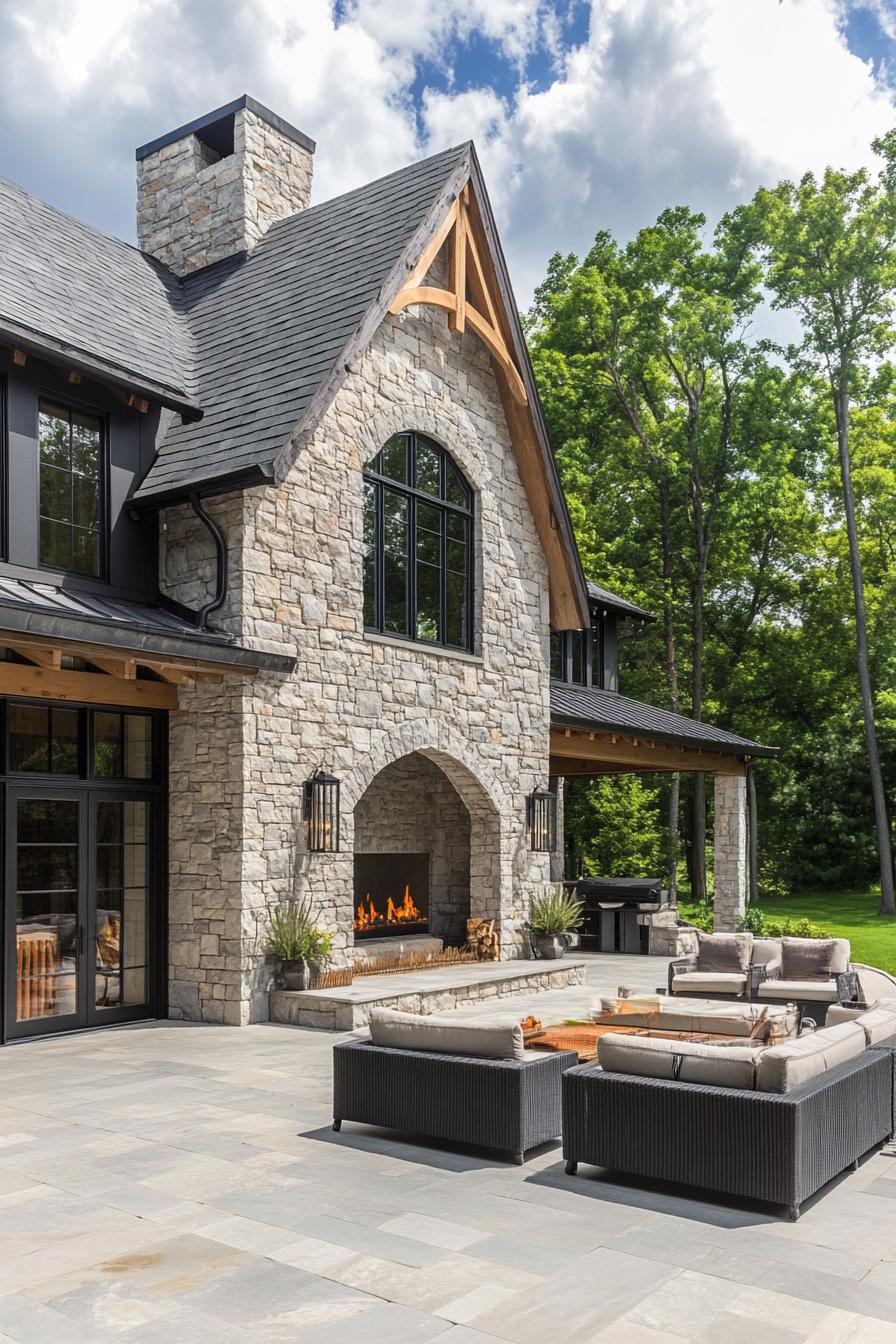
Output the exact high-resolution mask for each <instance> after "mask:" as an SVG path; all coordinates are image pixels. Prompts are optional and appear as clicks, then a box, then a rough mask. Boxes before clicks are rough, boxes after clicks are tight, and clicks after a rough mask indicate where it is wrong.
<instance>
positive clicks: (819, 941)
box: [781, 938, 834, 980]
mask: <svg viewBox="0 0 896 1344" xmlns="http://www.w3.org/2000/svg"><path fill="white" fill-rule="evenodd" d="M833 955H834V940H833V938H782V939H781V979H782V980H827V979H829V978H830V975H831V958H832V957H833Z"/></svg>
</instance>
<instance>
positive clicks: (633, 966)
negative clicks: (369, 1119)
mask: <svg viewBox="0 0 896 1344" xmlns="http://www.w3.org/2000/svg"><path fill="white" fill-rule="evenodd" d="M664 974H665V963H664V962H662V961H660V960H658V959H648V958H631V957H617V958H593V959H591V960H590V961H589V969H588V981H589V983H587V984H586V985H583V986H578V987H573V988H570V989H567V990H562V991H558V992H556V993H554V994H550V995H537V996H532V998H531V999H514V1000H513V1001H512V1002H508V1003H506V1004H502V1003H496V1004H495V1005H494V1007H495V1009H496V1010H499V1011H504V1010H507V1011H512V1012H513V1013H515V1014H516V1013H519V1014H523V1013H525V1012H530V1011H531V1012H535V1013H537V1014H538V1015H539V1016H540V1017H541V1018H542V1020H555V1021H556V1020H562V1019H563V1018H564V1017H567V1016H571V1015H574V1014H575V1013H578V1012H582V1011H584V1010H585V1009H587V1007H588V1006H589V1004H590V1002H591V1000H592V999H593V997H594V996H595V993H596V992H597V991H599V990H600V989H603V990H604V991H605V992H610V991H615V989H616V987H617V985H619V984H631V985H633V986H634V987H635V988H637V989H641V990H645V989H653V988H654V987H655V985H657V984H660V983H662V980H663V977H664ZM471 1011H472V1012H476V1011H482V1009H481V1008H476V1009H473V1010H461V1012H462V1015H468V1013H469V1012H471ZM338 1039H341V1038H340V1037H338V1036H335V1035H333V1034H330V1033H323V1032H313V1031H308V1030H302V1029H297V1028H287V1027H273V1026H271V1027H253V1028H249V1029H246V1030H242V1031H240V1030H236V1029H231V1028H225V1027H212V1026H186V1025H182V1024H174V1023H160V1024H158V1025H155V1026H152V1027H142V1028H127V1029H118V1030H113V1031H108V1032H104V1033H100V1034H94V1035H89V1036H88V1035H84V1036H79V1037H69V1038H67V1039H64V1040H63V1039H57V1040H48V1041H38V1042H31V1043H29V1044H27V1045H24V1046H14V1047H10V1048H9V1049H7V1050H5V1051H3V1052H2V1053H0V1344H5V1341H7V1340H12V1341H16V1344H25V1342H27V1344H31V1342H32V1341H33V1342H34V1344H37V1341H40V1342H41V1344H44V1342H45V1341H46V1342H48V1344H104V1341H111V1340H117V1341H126V1342H127V1344H162V1342H163V1341H164V1344H170V1341H171V1340H172V1339H184V1340H189V1341H190V1344H206V1341H209V1344H211V1342H212V1341H214V1344H279V1342H280V1341H284V1344H285V1342H286V1341H289V1344H426V1341H429V1340H438V1341H439V1344H495V1342H496V1341H504V1344H550V1341H553V1340H555V1339H557V1340H561V1339H562V1340H564V1341H569V1344H672V1342H673V1341H679V1344H680V1341H682V1340H689V1341H692V1342H693V1344H739V1341H741V1340H744V1341H747V1340H749V1341H750V1344H755V1341H757V1340H758V1341H760V1342H761V1344H896V1200H894V1198H893V1197H892V1196H893V1194H894V1193H896V1161H894V1157H896V1154H894V1153H893V1152H892V1151H891V1150H890V1149H889V1148H887V1149H884V1150H883V1152H882V1153H880V1154H878V1155H877V1156H875V1157H873V1158H871V1159H869V1160H868V1161H867V1162H865V1163H864V1164H863V1165H862V1167H861V1168H860V1170H859V1171H857V1172H854V1173H850V1174H849V1175H847V1176H844V1177H843V1178H842V1179H841V1180H840V1181H839V1182H837V1183H836V1184H835V1185H834V1186H833V1187H832V1188H830V1189H829V1190H828V1192H827V1193H826V1194H825V1195H824V1196H823V1197H821V1198H819V1199H816V1200H815V1201H814V1202H811V1203H810V1204H809V1206H808V1207H807V1208H806V1210H805V1212H804V1214H803V1217H802V1218H801V1219H800V1221H799V1222H798V1223H796V1224H791V1223H787V1222H784V1221H782V1220H781V1219H779V1218H776V1217H775V1216H774V1215H773V1214H771V1213H769V1212H768V1211H766V1210H764V1209H761V1208H749V1207H744V1206H741V1205H738V1204H735V1203H727V1202H721V1203H716V1202H713V1201H710V1200H708V1199H704V1198H701V1197H699V1196H698V1195H691V1196H689V1195H687V1194H685V1193H682V1192H680V1191H676V1190H671V1189H665V1190H651V1189H647V1188H645V1187H643V1186H639V1185H635V1184H624V1183H621V1182H617V1181H613V1180H611V1179H610V1178H609V1177H607V1176H606V1175H604V1174H602V1173H598V1172H596V1171H594V1170H590V1169H588V1168H587V1167H585V1168H582V1169H581V1172H582V1174H581V1175H580V1176H579V1177H577V1178H575V1179H570V1178H568V1177H566V1176H565V1175H564V1173H563V1166H562V1161H561V1157H560V1152H559V1147H557V1146H550V1147H548V1148H545V1149H543V1150H541V1151H539V1152H538V1153H537V1154H536V1155H535V1156H534V1157H533V1158H531V1159H530V1161H529V1162H527V1163H526V1165H525V1166H524V1167H522V1168H519V1167H515V1166H511V1165H509V1164H506V1163H503V1162H501V1161H499V1160H498V1159H496V1158H494V1157H492V1156H490V1155H488V1154H482V1153H474V1152H467V1151H457V1150H449V1149H447V1148H441V1147H437V1146H427V1145H423V1144H413V1143H410V1142H407V1141H406V1140H405V1139H404V1138H403V1137H402V1136H400V1135H396V1134H387V1133H383V1132H380V1131H376V1130H372V1129H366V1128H364V1127H362V1126H358V1125H353V1124H346V1125H345V1127H344V1129H343V1132H342V1133H341V1134H339V1135H336V1134H333V1133H332V1131H331V1129H330V1120H331V1115H330V1077H331V1074H330V1052H331V1049H332V1046H333V1043H334V1041H336V1040H338ZM707 1141H708V1142H710V1141H712V1140H711V1136H707Z"/></svg>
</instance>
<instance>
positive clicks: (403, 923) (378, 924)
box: [354, 854, 430, 942]
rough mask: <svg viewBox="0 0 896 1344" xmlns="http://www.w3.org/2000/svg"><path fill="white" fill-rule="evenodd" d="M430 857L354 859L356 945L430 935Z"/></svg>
mask: <svg viewBox="0 0 896 1344" xmlns="http://www.w3.org/2000/svg"><path fill="white" fill-rule="evenodd" d="M429 867H430V862H429V855H428V854H356V855H355V886H354V892H355V899H354V933H355V941H356V942H357V941H360V940H361V939H364V938H387V937H390V936H391V937H394V936H396V935H400V934H409V933H428V932H429Z"/></svg>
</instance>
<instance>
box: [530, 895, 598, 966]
mask: <svg viewBox="0 0 896 1344" xmlns="http://www.w3.org/2000/svg"><path fill="white" fill-rule="evenodd" d="M583 909H584V907H583V905H582V902H581V901H577V900H576V898H575V897H574V896H571V895H570V894H569V892H568V891H564V889H563V887H559V886H558V887H552V888H551V890H550V891H546V892H545V893H544V895H543V896H536V897H535V898H534V899H533V901H532V906H531V909H530V911H529V928H530V929H531V930H532V935H533V941H534V943H535V951H536V953H537V954H538V956H539V957H543V958H544V959H545V960H554V959H555V958H557V957H562V956H563V954H564V953H565V952H566V949H567V946H568V940H567V937H566V935H567V934H569V933H571V932H572V931H573V930H574V929H577V928H578V927H579V925H580V924H581V922H582V910H583Z"/></svg>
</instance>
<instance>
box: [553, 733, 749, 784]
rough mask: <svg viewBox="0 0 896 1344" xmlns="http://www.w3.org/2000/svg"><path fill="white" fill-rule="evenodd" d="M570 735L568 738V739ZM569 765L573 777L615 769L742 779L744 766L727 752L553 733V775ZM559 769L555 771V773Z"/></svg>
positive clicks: (563, 770)
mask: <svg viewBox="0 0 896 1344" xmlns="http://www.w3.org/2000/svg"><path fill="white" fill-rule="evenodd" d="M567 734H569V736H567ZM567 761H568V762H569V772H570V773H571V774H579V775H584V774H588V773H589V770H590V767H591V766H594V767H595V769H594V773H596V774H608V773H613V771H614V769H615V770H619V771H620V772H622V773H638V772H639V771H640V772H641V773H643V774H653V773H654V772H656V771H665V770H681V771H685V772H687V773H691V772H696V773H700V774H721V775H742V774H744V773H745V768H744V762H743V761H742V760H741V759H740V757H737V756H731V755H728V754H726V753H724V752H716V751H706V750H702V749H700V748H688V747H676V746H672V745H669V744H663V743H658V742H655V741H653V740H652V739H651V740H650V742H649V743H648V742H647V741H646V740H645V739H644V738H638V739H637V744H636V743H635V742H634V741H631V740H629V741H625V740H623V739H622V738H620V737H618V736H616V735H614V734H609V733H608V734H607V735H606V736H603V735H600V734H598V735H597V736H596V737H595V738H594V740H592V739H591V736H590V733H589V731H588V730H587V729H586V730H583V731H577V730H575V729H572V730H570V729H558V728H552V729H551V773H552V774H559V775H562V774H564V773H566V769H565V767H564V762H567ZM555 765H556V770H555V769H554V767H555Z"/></svg>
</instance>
